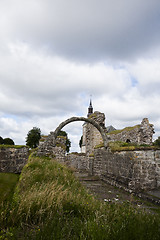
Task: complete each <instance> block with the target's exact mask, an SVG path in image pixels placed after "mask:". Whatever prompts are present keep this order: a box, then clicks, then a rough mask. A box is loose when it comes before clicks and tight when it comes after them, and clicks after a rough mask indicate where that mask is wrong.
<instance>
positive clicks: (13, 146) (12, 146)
mask: <svg viewBox="0 0 160 240" xmlns="http://www.w3.org/2000/svg"><path fill="white" fill-rule="evenodd" d="M24 147H26V148H29V147H28V146H26V145H3V144H2V145H0V148H16V149H19V148H24Z"/></svg>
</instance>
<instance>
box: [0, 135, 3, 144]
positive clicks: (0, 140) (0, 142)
mask: <svg viewBox="0 0 160 240" xmlns="http://www.w3.org/2000/svg"><path fill="white" fill-rule="evenodd" d="M0 144H3V138H2V137H1V136H0Z"/></svg>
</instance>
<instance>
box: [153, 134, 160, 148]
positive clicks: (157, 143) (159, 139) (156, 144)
mask: <svg viewBox="0 0 160 240" xmlns="http://www.w3.org/2000/svg"><path fill="white" fill-rule="evenodd" d="M154 145H155V146H160V136H159V137H158V138H157V139H156V140H155V142H154Z"/></svg>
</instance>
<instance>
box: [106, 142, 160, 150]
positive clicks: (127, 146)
mask: <svg viewBox="0 0 160 240" xmlns="http://www.w3.org/2000/svg"><path fill="white" fill-rule="evenodd" d="M108 145H109V148H110V149H111V151H112V152H116V151H136V150H137V151H138V150H157V149H158V148H156V147H155V146H153V145H151V146H150V145H137V144H135V143H126V142H121V141H115V142H109V144H108Z"/></svg>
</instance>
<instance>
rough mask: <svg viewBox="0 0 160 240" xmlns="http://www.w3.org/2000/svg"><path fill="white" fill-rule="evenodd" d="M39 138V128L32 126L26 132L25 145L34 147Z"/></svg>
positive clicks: (36, 145)
mask: <svg viewBox="0 0 160 240" xmlns="http://www.w3.org/2000/svg"><path fill="white" fill-rule="evenodd" d="M40 139H41V130H40V128H37V127H33V128H32V129H31V130H30V131H29V132H28V134H27V137H26V145H27V146H29V147H31V148H36V147H38V145H39V140H40Z"/></svg>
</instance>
